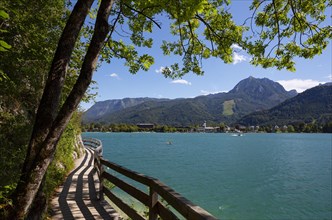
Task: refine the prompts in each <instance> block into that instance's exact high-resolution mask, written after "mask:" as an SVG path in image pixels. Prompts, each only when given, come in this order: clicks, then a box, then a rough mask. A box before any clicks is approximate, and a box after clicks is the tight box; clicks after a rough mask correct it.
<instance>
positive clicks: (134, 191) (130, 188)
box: [103, 172, 149, 206]
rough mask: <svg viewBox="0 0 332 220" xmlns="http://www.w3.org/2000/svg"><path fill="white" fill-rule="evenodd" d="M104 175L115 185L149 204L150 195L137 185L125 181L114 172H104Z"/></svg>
mask: <svg viewBox="0 0 332 220" xmlns="http://www.w3.org/2000/svg"><path fill="white" fill-rule="evenodd" d="M103 177H104V178H105V179H107V180H108V181H110V182H112V183H113V184H114V185H116V186H117V187H119V188H120V189H122V190H123V191H125V192H126V193H128V194H129V195H131V196H132V197H134V198H135V199H137V200H138V201H140V202H141V203H143V204H144V205H146V206H149V196H148V195H147V194H145V193H144V192H142V191H141V190H139V189H137V188H136V187H134V186H132V185H130V184H128V183H126V182H124V181H123V180H121V179H119V178H117V177H115V176H113V175H112V174H109V173H107V172H104V173H103Z"/></svg>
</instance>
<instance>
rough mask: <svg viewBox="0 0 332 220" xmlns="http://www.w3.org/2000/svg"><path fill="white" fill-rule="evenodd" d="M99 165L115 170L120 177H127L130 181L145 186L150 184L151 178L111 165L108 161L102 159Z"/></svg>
mask: <svg viewBox="0 0 332 220" xmlns="http://www.w3.org/2000/svg"><path fill="white" fill-rule="evenodd" d="M100 162H101V164H103V165H105V166H107V167H109V168H111V169H112V170H115V171H117V172H119V173H121V174H122V175H124V176H126V177H129V178H130V179H133V180H135V181H137V182H140V183H142V184H144V185H146V186H150V185H151V182H152V181H153V179H152V178H151V177H148V176H146V175H144V174H140V173H137V172H135V171H132V170H129V169H127V168H125V167H122V166H120V165H118V164H115V163H112V162H110V161H107V160H104V159H103V158H101V159H100Z"/></svg>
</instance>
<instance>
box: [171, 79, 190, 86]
mask: <svg viewBox="0 0 332 220" xmlns="http://www.w3.org/2000/svg"><path fill="white" fill-rule="evenodd" d="M171 83H173V84H183V85H188V86H190V85H191V82H188V81H187V80H184V79H176V80H173V81H172V82H171Z"/></svg>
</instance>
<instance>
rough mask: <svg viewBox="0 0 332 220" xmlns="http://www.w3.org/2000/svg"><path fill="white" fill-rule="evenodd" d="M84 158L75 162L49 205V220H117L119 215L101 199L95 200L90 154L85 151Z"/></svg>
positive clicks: (91, 153) (96, 181)
mask: <svg viewBox="0 0 332 220" xmlns="http://www.w3.org/2000/svg"><path fill="white" fill-rule="evenodd" d="M85 151H86V154H85V156H84V157H82V158H80V159H79V160H77V161H76V166H75V167H76V168H75V169H74V170H73V171H72V172H71V173H70V174H69V176H68V177H67V179H66V181H65V183H64V185H63V186H61V187H60V188H59V189H58V191H57V194H56V197H55V198H53V200H52V202H51V210H52V211H51V212H52V213H51V217H52V219H65V220H67V219H68V220H70V219H110V220H113V219H114V220H118V219H120V217H119V215H118V213H116V211H115V210H114V209H113V208H112V207H111V206H110V205H109V204H108V203H107V202H106V201H105V200H104V201H100V200H98V199H97V194H98V190H99V189H98V188H96V187H99V180H98V178H97V175H96V173H95V170H94V169H93V152H92V150H91V149H88V148H86V149H85Z"/></svg>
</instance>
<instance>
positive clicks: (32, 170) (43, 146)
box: [11, 0, 113, 219]
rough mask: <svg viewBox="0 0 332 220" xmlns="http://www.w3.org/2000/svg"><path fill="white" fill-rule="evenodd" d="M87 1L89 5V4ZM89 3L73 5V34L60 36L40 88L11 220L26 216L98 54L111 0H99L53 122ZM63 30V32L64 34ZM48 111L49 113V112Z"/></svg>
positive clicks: (107, 26) (104, 33)
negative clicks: (76, 69) (73, 76)
mask: <svg viewBox="0 0 332 220" xmlns="http://www.w3.org/2000/svg"><path fill="white" fill-rule="evenodd" d="M87 2H89V5H88V4H87ZM92 2H93V0H89V1H87V0H79V1H78V2H77V3H76V5H75V8H74V10H73V12H72V15H71V16H70V18H69V20H68V22H67V25H66V28H67V27H71V26H73V27H75V29H76V31H74V32H72V34H66V33H63V35H62V37H61V39H60V41H59V46H58V49H57V53H56V54H55V57H54V61H53V63H52V67H51V71H50V74H49V77H48V80H47V85H46V87H45V89H44V94H43V98H42V100H41V103H40V105H39V108H38V113H37V118H36V122H35V126H34V132H33V134H32V137H31V141H30V144H29V152H28V154H27V157H26V160H25V165H26V167H25V168H23V171H22V175H21V179H20V182H19V183H18V186H17V188H16V191H15V193H14V196H13V200H14V209H13V210H12V215H11V218H12V219H23V218H24V217H25V216H26V215H27V213H28V211H29V209H30V207H31V204H32V202H33V201H34V199H35V197H36V194H37V192H38V189H39V187H40V186H41V182H42V180H43V177H44V175H45V173H46V170H47V168H48V166H49V164H50V163H51V161H52V160H53V157H54V153H55V150H56V145H57V143H58V141H59V139H60V137H61V134H62V133H63V131H64V129H65V127H66V125H67V124H68V122H69V120H70V118H71V116H72V114H73V112H74V111H75V110H76V108H77V106H78V104H79V102H80V100H81V99H82V97H83V96H84V93H85V92H86V90H87V88H88V86H89V84H90V83H91V79H92V74H93V71H94V70H95V67H96V63H97V60H98V55H99V53H100V50H101V49H102V47H103V45H104V41H105V39H106V37H107V34H108V32H109V25H108V16H109V13H110V9H111V6H112V3H113V1H112V0H103V1H102V2H101V5H100V7H99V10H98V15H97V20H96V24H95V30H94V34H93V37H92V40H91V43H90V46H89V48H88V51H87V54H86V56H85V58H84V62H83V65H82V69H81V71H80V75H79V77H78V79H77V82H76V84H75V85H74V87H73V89H72V91H71V93H70V94H69V96H68V98H67V100H66V102H65V103H64V105H63V106H62V108H61V109H60V111H59V113H58V114H57V116H56V118H55V119H54V120H53V118H54V116H55V115H56V110H57V108H58V105H59V97H60V94H61V88H62V85H63V80H64V75H65V71H66V67H67V65H68V62H69V58H70V55H71V52H72V49H73V47H74V44H75V42H76V39H77V36H78V32H79V30H80V28H81V26H82V24H83V22H84V19H85V17H86V15H87V12H88V9H89V7H90V6H91V4H92ZM90 3H91V4H90ZM71 18H72V19H71ZM66 28H65V30H64V32H66ZM68 42H70V43H68ZM61 46H65V47H72V49H71V51H70V52H68V51H67V52H66V53H63V52H61V49H59V47H61ZM66 50H67V49H66ZM69 50H70V49H69ZM58 56H59V57H61V58H59V57H58ZM59 75H60V76H59ZM53 89H54V90H53ZM49 111H50V112H51V113H49ZM45 119H46V120H45Z"/></svg>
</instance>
